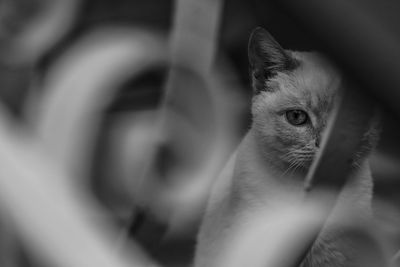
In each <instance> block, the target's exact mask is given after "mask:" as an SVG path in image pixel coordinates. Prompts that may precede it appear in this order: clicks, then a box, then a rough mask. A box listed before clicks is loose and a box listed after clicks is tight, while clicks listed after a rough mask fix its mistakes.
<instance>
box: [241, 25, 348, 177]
mask: <svg viewBox="0 0 400 267" xmlns="http://www.w3.org/2000/svg"><path fill="white" fill-rule="evenodd" d="M248 54H249V61H250V75H251V77H250V78H251V81H252V86H253V91H254V96H253V104H252V117H253V125H252V130H253V132H254V133H255V136H256V138H257V140H258V142H259V143H258V144H259V145H260V146H261V149H262V150H263V151H265V153H268V155H267V157H269V158H270V159H271V160H274V161H275V162H277V161H280V162H281V163H282V164H284V165H286V167H287V166H292V167H293V168H296V167H300V168H303V169H304V168H307V167H308V166H309V165H310V163H311V162H312V159H313V157H314V155H315V153H316V151H317V150H318V148H319V143H320V140H321V135H322V132H323V130H324V129H325V126H326V124H327V119H328V115H329V113H330V111H331V110H332V107H333V106H334V103H335V101H336V98H337V97H336V96H337V91H338V89H339V86H340V83H341V75H340V73H339V72H338V71H337V70H336V68H334V67H333V65H332V64H331V63H329V61H328V60H326V59H325V58H323V56H322V55H320V54H317V53H307V52H301V53H300V52H292V51H287V50H284V49H283V48H282V47H281V46H280V45H279V44H278V43H277V42H276V41H275V40H274V38H273V37H272V36H271V35H270V34H269V33H268V32H267V31H266V30H264V29H262V28H257V29H255V30H254V31H253V33H252V35H251V37H250V41H249V48H248Z"/></svg>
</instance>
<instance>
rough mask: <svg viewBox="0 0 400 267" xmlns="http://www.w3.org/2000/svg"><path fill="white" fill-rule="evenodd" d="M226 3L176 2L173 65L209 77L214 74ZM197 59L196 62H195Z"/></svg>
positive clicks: (204, 0)
mask: <svg viewBox="0 0 400 267" xmlns="http://www.w3.org/2000/svg"><path fill="white" fill-rule="evenodd" d="M223 3H224V1H223V0H202V1H198V0H176V1H175V10H174V23H173V24H174V25H173V30H172V33H171V36H170V43H171V60H172V63H173V64H177V65H180V66H185V67H188V68H189V69H191V70H194V71H195V72H198V73H200V74H205V73H208V72H210V71H211V67H212V64H213V63H214V55H215V51H216V47H217V39H218V38H217V37H218V33H219V25H220V19H221V13H222V7H223ZM194 55H195V57H196V60H193V56H194Z"/></svg>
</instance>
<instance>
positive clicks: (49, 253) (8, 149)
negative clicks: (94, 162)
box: [0, 107, 148, 267]
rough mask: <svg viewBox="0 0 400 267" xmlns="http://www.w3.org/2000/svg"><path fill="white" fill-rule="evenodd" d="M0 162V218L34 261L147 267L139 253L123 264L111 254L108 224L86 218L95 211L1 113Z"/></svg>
mask: <svg viewBox="0 0 400 267" xmlns="http://www.w3.org/2000/svg"><path fill="white" fill-rule="evenodd" d="M0 108H1V107H0ZM0 161H1V162H2V164H1V166H0V205H1V208H2V209H1V212H2V213H3V214H2V215H6V216H9V217H10V219H11V220H12V221H13V223H14V225H13V226H14V227H15V228H16V230H17V232H18V234H19V235H20V237H21V238H22V240H23V241H24V242H26V243H27V244H28V245H29V248H30V249H31V250H32V252H35V254H36V255H37V256H39V259H42V260H43V261H44V262H47V263H49V264H50V266H57V267H71V266H73V267H93V266H96V267H128V266H129V267H132V266H148V265H146V264H147V263H148V262H147V257H146V256H144V254H143V253H142V252H141V251H140V249H139V248H136V247H131V248H130V251H129V253H130V257H129V258H128V256H127V255H121V254H119V255H116V254H115V252H114V250H113V242H112V240H115V239H116V238H115V231H113V229H112V227H111V224H110V225H108V224H107V222H106V221H101V222H98V221H94V220H93V218H92V219H91V218H90V214H92V213H93V212H96V211H98V210H99V207H97V206H96V205H95V203H94V202H92V201H91V199H89V198H88V197H87V195H86V196H85V195H84V194H81V193H79V192H78V191H76V190H71V187H69V186H67V185H66V184H65V183H64V182H65V181H67V180H70V179H71V177H66V174H65V173H64V172H62V171H61V169H60V168H58V165H57V162H56V161H54V159H53V158H52V155H51V154H48V153H47V152H46V151H45V150H43V149H42V146H41V144H40V143H39V142H37V140H36V139H34V138H32V136H28V135H27V132H26V131H22V129H19V128H18V129H17V128H16V127H15V125H13V124H12V123H11V121H10V120H9V118H8V117H7V116H6V113H5V112H4V109H1V110H0ZM99 213H100V212H99Z"/></svg>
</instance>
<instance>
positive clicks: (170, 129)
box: [0, 0, 400, 267]
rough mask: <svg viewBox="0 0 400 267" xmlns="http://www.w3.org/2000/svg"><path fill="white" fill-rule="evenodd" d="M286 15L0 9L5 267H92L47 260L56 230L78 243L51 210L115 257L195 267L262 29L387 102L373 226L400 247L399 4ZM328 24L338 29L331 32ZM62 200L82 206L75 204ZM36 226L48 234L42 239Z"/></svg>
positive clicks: (210, 6)
mask: <svg viewBox="0 0 400 267" xmlns="http://www.w3.org/2000/svg"><path fill="white" fill-rule="evenodd" d="M287 2H288V1H281V2H279V1H261V0H248V1H240V0H226V1H222V0H221V1H203V2H202V3H197V2H196V1H194V0H192V1H183V0H181V1H168V0H146V1H144V0H134V1H132V0H130V1H128V0H113V1H110V0H96V1H94V0H86V1H78V0H74V1H61V0H57V1H50V0H0V85H1V87H0V98H1V103H2V108H1V113H2V114H3V115H2V116H3V118H2V119H1V120H0V121H1V124H0V129H1V131H2V132H4V133H1V134H0V139H1V142H0V144H1V147H2V148H1V149H2V150H3V152H1V153H2V154H1V156H0V160H1V159H4V162H3V164H4V165H5V166H7V168H9V169H7V168H5V170H4V171H0V174H1V175H0V176H4V177H5V178H4V183H3V182H2V183H3V184H0V187H2V186H3V185H4V186H3V190H2V191H4V192H2V191H0V195H1V194H3V197H1V198H0V201H2V202H3V203H5V204H4V205H3V206H2V207H1V209H0V219H2V220H1V222H0V226H3V227H2V229H0V232H1V234H2V235H1V236H0V240H1V241H0V243H1V244H0V250H1V251H0V253H1V257H0V265H1V266H10V267H17V266H93V265H89V263H87V264H88V265H67V263H66V261H64V263H62V262H63V260H62V259H58V258H59V257H58V256H57V255H55V256H54V255H53V256H49V257H48V258H46V257H42V256H43V255H45V254H46V251H47V250H46V249H48V247H51V246H53V243H52V242H55V243H57V241H56V240H62V237H58V234H59V232H64V235H66V236H68V233H69V231H71V232H70V233H71V236H75V235H76V234H77V233H78V232H76V231H77V230H76V231H75V232H74V230H71V229H73V227H72V226H71V229H70V228H69V225H74V224H73V223H71V224H68V223H67V222H68V220H64V219H63V218H64V217H63V216H67V217H68V215H65V214H67V213H65V214H64V215H63V214H58V215H57V213H55V212H57V211H58V212H60V210H61V211H62V210H64V206H63V205H66V206H65V207H70V208H71V210H72V213H73V214H75V213H76V218H77V219H76V220H77V222H78V221H79V220H81V219H82V218H83V217H85V218H86V217H90V218H89V219H88V221H90V223H88V224H87V225H86V226H78V223H77V224H76V229H78V228H79V227H82V229H83V228H85V227H89V228H90V226H91V225H92V224H93V225H97V226H98V225H99V224H100V225H103V224H104V225H107V226H106V228H107V229H108V230H107V231H109V232H108V234H107V237H104V240H109V241H110V240H112V242H113V243H112V245H109V246H110V247H111V248H112V249H115V250H117V251H118V250H119V249H121V250H122V251H125V252H126V253H127V254H132V253H131V251H133V250H135V251H140V253H139V252H138V253H139V254H140V255H141V256H140V257H139V258H143V259H145V258H150V259H152V260H154V261H155V262H158V263H159V264H160V265H162V266H190V264H191V263H192V260H193V253H194V247H195V239H196V234H197V231H198V227H199V224H200V221H201V216H202V213H203V210H204V207H205V203H206V199H207V196H208V192H209V189H210V186H211V183H212V181H213V179H214V178H215V177H216V176H217V175H218V172H219V171H220V170H221V168H222V167H223V165H224V163H225V162H226V161H227V160H228V158H229V155H230V154H231V153H232V151H234V150H235V147H236V145H237V144H238V143H239V142H240V139H241V137H242V136H243V135H244V134H245V132H246V131H247V129H248V128H249V126H250V123H251V119H250V110H249V107H250V103H251V94H252V90H251V87H250V84H249V77H248V60H247V42H248V38H249V35H250V33H251V31H252V30H253V29H254V28H255V27H257V26H263V27H264V28H266V29H267V30H268V31H269V32H270V33H271V34H272V35H273V36H274V37H275V38H276V40H278V42H279V43H280V44H281V45H282V46H283V47H284V48H286V49H290V50H299V51H312V50H318V51H323V52H325V53H326V54H327V55H328V56H330V57H331V58H332V60H333V61H334V62H335V63H337V64H338V65H339V66H340V67H342V68H343V70H345V71H346V72H347V73H348V74H349V75H351V76H352V77H354V79H355V80H356V81H357V82H359V84H360V85H361V87H363V88H364V87H365V93H366V94H371V96H372V97H373V98H374V99H376V101H377V102H379V103H380V104H381V105H382V109H383V115H382V117H383V130H382V135H381V141H380V143H379V146H378V148H377V151H376V153H374V155H373V156H372V157H371V165H372V171H373V176H374V179H375V198H376V200H377V203H378V204H377V205H378V206H379V205H380V204H379V203H381V201H384V202H385V203H389V204H390V205H391V207H392V209H391V211H392V212H390V213H383V212H382V214H381V212H380V208H379V207H380V206H379V207H378V208H377V214H378V215H377V217H378V219H380V220H382V225H384V228H385V231H386V234H387V235H388V236H390V238H391V242H392V243H394V244H396V245H399V244H400V243H399V242H400V235H399V229H398V225H399V222H400V219H399V217H398V215H397V213H398V207H399V205H400V195H399V194H398V193H397V192H398V188H399V186H400V185H399V179H398V176H399V174H400V165H399V158H400V145H399V138H398V136H399V133H400V131H399V130H400V129H399V127H398V114H400V113H399V112H398V109H397V108H396V103H398V100H399V99H400V98H398V97H397V96H398V95H397V91H398V88H397V87H396V86H397V85H400V83H399V82H398V81H397V80H396V79H397V77H396V78H393V80H388V79H386V77H387V76H385V75H391V77H393V76H396V75H395V74H394V73H395V72H397V68H396V67H397V65H396V64H399V63H396V62H397V61H396V60H395V59H397V57H398V56H399V55H398V54H399V53H398V51H399V50H398V46H397V44H398V43H399V42H400V40H399V37H400V28H399V26H398V25H400V24H399V23H398V20H399V18H398V12H399V11H400V3H399V2H397V1H385V2H384V3H380V2H379V3H378V2H376V1H358V0H352V1H349V2H350V4H351V5H352V8H354V10H351V9H347V10H348V11H349V13H350V14H355V16H354V17H353V16H350V17H348V16H347V15H348V14H347V13H338V10H339V11H340V8H339V7H338V6H335V4H333V3H329V4H327V5H326V7H325V8H322V7H321V6H320V5H318V4H315V1H307V3H304V5H290V4H288V3H287ZM339 2H340V1H339ZM339 2H338V3H339ZM330 5H332V6H330ZM319 8H320V9H319ZM303 9H304V10H303ZM326 9H328V10H330V13H329V15H328V16H325V15H324V14H325V13H324V12H326ZM357 12H359V13H357ZM301 14H303V15H301ZM304 16H308V17H309V19H308V20H307V19H305V18H304ZM322 16H324V18H325V19H326V20H323V19H322V18H321V17H322ZM329 19H331V20H329ZM363 19H365V21H367V22H369V24H362V22H363V21H364V20H363ZM329 21H336V22H337V24H338V26H337V27H336V28H335V29H334V30H332V29H333V28H332V26H331V25H330V24H329ZM357 23H358V24H357ZM310 25H318V27H319V28H318V27H312V26H310ZM343 25H345V26H343ZM325 26H326V28H324V27H325ZM357 27H361V28H357ZM328 29H329V30H328ZM359 29H361V30H359ZM380 29H384V32H382V31H380ZM321 31H323V32H327V33H328V34H323V33H322V34H321ZM354 32H358V33H360V36H358V35H356V34H355V35H353V33H354ZM349 36H350V37H349ZM351 36H354V38H351ZM371 36H376V38H372V39H371ZM375 42H378V43H384V44H393V46H389V47H392V48H394V49H395V50H393V49H391V50H388V49H385V46H377V45H375ZM368 45H371V47H372V49H375V50H376V55H375V54H374V55H375V56H376V57H374V56H372V55H371V56H370V58H368V59H370V60H371V64H370V65H372V66H373V65H374V64H375V62H377V61H379V60H381V61H379V63H381V64H383V65H384V66H386V67H387V68H388V69H389V70H394V72H390V71H387V70H386V69H382V68H380V66H381V65H379V64H377V65H375V66H376V69H375V72H372V71H371V70H370V69H367V67H365V62H368V61H366V59H365V57H366V56H367V55H366V54H365V53H366V51H367V50H365V51H364V50H363V49H360V47H364V46H365V47H368ZM349 61H350V62H351V63H349ZM368 71H369V72H368ZM363 73H364V74H363ZM393 74H394V75H393ZM366 77H367V78H366ZM379 77H381V79H386V83H381V80H380V78H379ZM368 79H372V80H374V81H373V82H371V84H369V83H368V82H366V80H368ZM366 83H367V85H366ZM389 83H390V84H391V85H390V86H387V84H389ZM377 84H379V85H381V87H382V88H388V89H387V90H385V89H382V88H377V87H376V86H375V85H377ZM364 85H366V86H364ZM370 87H373V88H372V89H371V88H370ZM396 89H397V91H396ZM379 90H383V91H384V93H382V94H379V93H376V92H377V91H379ZM390 90H392V91H390ZM388 92H389V93H388ZM390 92H393V95H391V93H390ZM395 92H396V93H395ZM388 99H389V100H388ZM38 155H43V158H42V156H38ZM32 158H33V159H35V160H37V162H36V161H35V160H32ZM29 162H33V163H31V164H30V163H29ZM42 165H43V166H44V167H40V168H39V167H37V166H42ZM46 166H47V167H46ZM49 166H51V167H49ZM54 166H56V167H54ZM0 168H1V167H0ZM54 168H55V169H56V170H53V169H54ZM23 170H25V171H23ZM13 177H18V179H17V178H13ZM19 177H20V178H19ZM47 177H48V179H50V180H47ZM71 177H72V178H71ZM1 179H3V178H1ZM7 179H8V180H7ZM42 180H43V181H42ZM7 181H9V183H7ZM24 181H25V182H26V181H29V183H25V182H24ZM38 181H42V182H43V184H40V183H39V182H38ZM54 181H56V182H54ZM30 183H32V184H30ZM5 185H7V186H9V187H7V186H5ZM43 186H45V187H43ZM61 187H65V188H68V189H67V191H66V192H64V191H62V189H60V188H61ZM36 188H37V191H35V190H36ZM41 188H42V189H43V188H45V189H43V191H41V190H42V189H41ZM7 190H8V191H7ZM13 190H15V193H13V194H11V193H10V194H6V193H5V192H14V191H13ZM46 190H47V191H46ZM58 190H60V191H58ZM46 192H47V193H48V194H47V193H46ZM57 192H59V193H57ZM52 194H53V195H52ZM57 194H58V196H60V199H62V196H64V195H63V194H65V201H63V200H60V201H58V199H57ZM24 196H25V198H24ZM38 196H43V200H42V201H43V202H40V201H35V199H36V197H38ZM53 196H54V197H55V199H53V201H50V200H51V199H52V197H53ZM71 196H72V197H71ZM13 197H14V198H13ZM30 197H35V199H31V198H30ZM71 198H72V199H75V200H76V199H78V200H79V201H78V202H77V203H75V204H74V205H75V206H74V205H72V204H71V205H70V206H69V204H68V203H70V202H69V201H71ZM19 199H20V201H21V202H20V203H22V204H18V205H15V202H14V201H19ZM24 201H26V202H24ZM29 202H35V203H36V202H37V206H35V205H34V203H29ZM25 203H26V204H25ZM40 203H46V205H48V207H47V206H46V207H47V208H48V209H45V208H40V207H44V206H40V205H42V204H40ZM71 203H72V202H71ZM82 203H90V205H89V204H88V205H86V204H82ZM29 204H32V206H29ZM81 206H83V207H84V208H83V209H82V210H79V209H80V208H78V207H81ZM13 207H14V208H13ZM34 207H38V208H39V209H38V210H31V211H32V212H28V210H29V208H34ZM53 211H54V212H53ZM74 212H75V213H74ZM30 216H32V217H30ZM57 216H58V217H57ZM71 216H72V215H71ZM74 216H75V215H74ZM79 216H81V217H82V216H83V217H82V218H81V217H79ZM38 217H42V218H44V219H43V221H42V218H38ZM72 217H73V216H72ZM31 218H37V221H36V219H35V220H33V221H30V219H31ZM78 218H80V219H78ZM53 219H54V220H53ZM16 220H17V221H18V222H17V223H16ZM63 221H64V222H65V224H64V225H63V224H59V223H62V222H63ZM41 227H44V228H41ZM46 227H51V229H53V228H54V229H53V230H49V232H47V230H43V231H41V230H40V229H48V228H46ZM49 229H50V228H49ZM79 229H80V228H79ZM104 231H105V232H107V231H106V230H104ZM35 233H40V234H38V235H39V236H38V235H36V234H35ZM52 233H54V234H52ZM78 236H79V235H78ZM81 236H82V240H84V236H85V234H82V235H81ZM93 236H95V234H94V233H93ZM40 238H42V239H43V240H50V241H48V244H41V243H40V242H39V243H38V241H37V240H40ZM59 238H61V239H59ZM87 238H88V240H89V239H90V237H89V235H88V237H87ZM43 242H44V243H46V242H47V241H43ZM82 242H83V241H82ZM82 242H79V241H78V240H77V241H76V246H78V247H79V246H82V247H80V248H79V249H80V250H81V251H86V250H87V255H86V257H88V258H90V257H91V256H92V257H93V256H94V257H96V256H95V255H94V254H90V253H91V252H93V253H94V252H95V251H96V250H93V251H92V250H91V249H88V248H87V247H86V246H85V244H86V245H87V244H90V242H89V241H87V242H88V243H82ZM93 242H94V241H93ZM96 242H97V241H96ZM99 242H100V241H99ZM55 243H54V244H55ZM72 244H73V243H72ZM96 244H97V243H96ZM99 244H100V243H99ZM35 245H37V246H38V247H39V248H37V249H32V247H35ZM136 246H137V247H136ZM53 247H56V246H53ZM72 247H73V245H72ZM132 247H134V248H132ZM64 248H65V250H66V251H69V250H71V255H74V252H73V251H74V249H73V248H69V247H68V246H67V245H66V244H64ZM101 248H103V249H106V248H107V245H104V246H103V247H102V246H100V245H99V250H98V251H102V250H101ZM62 250H63V246H60V250H56V249H55V251H56V252H57V251H58V252H61V253H62ZM56 252H55V253H54V254H57V253H56ZM66 254H67V253H66ZM83 254H85V253H83ZM117 254H118V253H117ZM46 255H47V254H46ZM113 255H115V254H113ZM110 257H111V256H110ZM127 257H128V258H129V255H128V256H127ZM61 258H62V257H61ZM70 258H73V256H71V257H70ZM83 258H84V257H82V259H80V258H79V257H78V256H77V257H76V262H75V263H81V261H80V260H82V262H84V261H83V260H84V259H83ZM99 261H100V259H99ZM143 261H146V260H143ZM60 262H61V263H60ZM73 262H74V261H71V262H70V263H73ZM111 262H112V261H110V264H111ZM98 266H103V265H98ZM104 266H106V265H104ZM110 266H113V265H112V264H111V265H110ZM115 266H116V265H115ZM120 266H123V265H120ZM132 266H134V265H132Z"/></svg>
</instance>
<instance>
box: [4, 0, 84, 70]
mask: <svg viewBox="0 0 400 267" xmlns="http://www.w3.org/2000/svg"><path fill="white" fill-rule="evenodd" d="M80 2H81V1H80V0H67V1H65V0H51V1H49V0H40V1H39V2H37V3H34V5H35V4H36V5H35V7H37V6H39V7H40V8H39V11H38V12H37V14H34V16H33V18H28V19H26V18H22V20H24V19H25V20H26V21H22V22H15V21H14V22H11V23H18V24H19V25H18V28H17V29H7V26H8V25H4V22H3V25H1V23H0V27H1V28H0V44H1V50H0V58H1V60H2V61H3V62H6V63H8V64H26V63H32V62H36V60H37V59H38V58H40V57H41V56H43V54H44V53H45V52H47V51H48V50H49V49H50V48H51V47H53V46H54V44H55V43H57V42H58V41H59V40H60V39H61V38H62V37H63V36H64V35H65V34H66V33H67V32H68V31H69V30H70V28H71V27H72V26H73V25H74V23H75V21H76V20H75V17H76V15H77V11H78V9H79V7H80ZM19 5H23V3H22V4H21V3H19V1H18V0H17V1H16V0H4V1H1V2H0V9H1V10H2V11H3V12H0V21H1V20H12V18H7V16H11V17H16V16H17V17H18V13H19V12H21V10H19V7H18V6H19ZM7 11H9V12H10V13H11V14H7Z"/></svg>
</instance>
